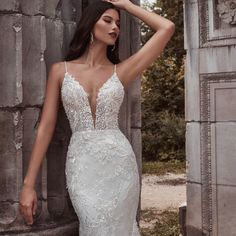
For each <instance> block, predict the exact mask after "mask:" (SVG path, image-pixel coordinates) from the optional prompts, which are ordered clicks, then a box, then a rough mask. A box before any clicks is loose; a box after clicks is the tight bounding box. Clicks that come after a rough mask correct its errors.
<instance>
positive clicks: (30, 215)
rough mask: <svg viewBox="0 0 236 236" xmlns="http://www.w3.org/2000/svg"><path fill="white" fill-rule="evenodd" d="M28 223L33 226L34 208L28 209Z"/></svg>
mask: <svg viewBox="0 0 236 236" xmlns="http://www.w3.org/2000/svg"><path fill="white" fill-rule="evenodd" d="M26 221H27V223H28V224H33V216H32V206H30V207H27V208H26Z"/></svg>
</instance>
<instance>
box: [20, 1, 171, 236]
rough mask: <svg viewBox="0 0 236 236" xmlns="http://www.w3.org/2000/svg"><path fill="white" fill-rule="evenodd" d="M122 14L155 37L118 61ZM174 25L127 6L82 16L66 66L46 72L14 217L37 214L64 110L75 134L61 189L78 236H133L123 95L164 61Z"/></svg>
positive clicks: (100, 6) (113, 4)
mask: <svg viewBox="0 0 236 236" xmlns="http://www.w3.org/2000/svg"><path fill="white" fill-rule="evenodd" d="M119 9H123V10H126V11H127V12H128V13H130V14H132V15H134V16H136V17H138V18H139V19H141V20H142V21H144V22H145V23H146V24H147V25H149V26H150V27H152V28H153V29H154V30H155V31H156V33H155V34H154V35H153V36H152V37H151V38H150V39H149V41H148V42H147V43H146V44H145V45H144V46H143V47H142V48H141V49H140V50H139V51H138V52H136V53H135V54H133V55H132V56H130V57H129V58H128V59H125V60H124V61H122V62H120V61H119V58H118V43H119V42H118V38H119V34H120V28H119V24H120V23H119V22H120V13H119ZM174 30H175V27H174V23H172V22H171V21H169V20H167V19H165V18H163V17H161V16H159V15H157V14H155V13H152V12H148V11H146V10H144V9H142V8H141V7H139V6H136V5H134V4H133V3H132V2H130V1H129V0H107V1H99V2H95V3H93V4H91V5H90V6H89V7H88V8H87V9H86V10H85V11H84V13H83V15H82V17H81V20H80V22H79V23H78V27H77V29H76V32H75V35H74V37H73V39H72V41H71V44H70V49H69V53H68V55H67V57H66V61H67V62H66V61H65V62H59V63H55V64H53V65H52V67H51V68H50V72H49V76H48V82H47V88H46V96H45V101H44V105H43V110H42V117H41V120H40V124H39V127H38V130H37V135H36V138H35V141H34V145H33V150H32V154H31V158H30V163H29V167H28V171H27V174H26V176H25V179H24V184H23V187H22V191H21V193H20V206H19V210H20V212H21V214H22V215H23V217H24V218H25V220H26V222H27V223H28V224H32V223H33V217H32V215H33V214H35V212H36V208H37V196H36V192H35V190H34V185H35V179H36V177H37V173H38V170H39V168H40V165H41V162H42V159H43V156H44V154H45V153H46V150H47V148H48V145H49V143H50V140H51V137H52V135H53V131H54V128H55V124H56V120H57V112H58V104H59V99H60V95H61V99H62V103H63V106H64V108H65V111H66V114H67V117H68V119H69V122H70V126H71V129H72V137H71V139H70V144H69V147H68V153H67V160H66V169H65V172H66V184H67V188H68V192H69V195H70V198H71V201H72V204H73V207H74V209H75V212H76V213H77V215H78V218H79V221H80V236H83V235H84V236H85V235H86V236H88V235H91V236H96V235H97V236H120V235H122V236H138V235H140V233H139V229H138V226H137V222H136V211H137V207H138V201H139V191H140V185H139V175H138V169H137V164H136V159H135V155H134V152H133V149H132V147H131V145H130V143H129V142H128V140H127V138H126V137H125V136H124V135H123V133H122V132H121V131H120V129H119V127H118V112H119V109H120V106H121V103H122V101H123V97H124V90H125V89H127V87H128V86H129V85H130V83H131V82H132V81H133V80H135V79H136V78H137V77H138V76H139V75H141V73H142V72H143V71H144V70H145V69H146V68H147V67H148V66H149V65H150V64H151V63H152V62H153V61H154V60H155V59H156V58H157V57H158V56H159V55H160V54H161V52H162V51H163V49H164V47H165V45H166V44H167V42H168V41H169V40H170V38H171V36H172V35H173V33H174Z"/></svg>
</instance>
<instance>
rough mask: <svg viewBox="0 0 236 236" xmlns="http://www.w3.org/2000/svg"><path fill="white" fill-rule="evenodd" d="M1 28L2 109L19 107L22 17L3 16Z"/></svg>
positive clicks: (0, 98)
mask: <svg viewBox="0 0 236 236" xmlns="http://www.w3.org/2000/svg"><path fill="white" fill-rule="evenodd" d="M0 28H1V30H2V32H4V34H3V35H4V38H3V39H2V40H0V52H1V53H0V64H1V67H0V107H8V106H10V107H11V106H15V105H19V104H20V103H21V102H22V69H21V63H22V17H21V15H20V14H16V15H1V16H0Z"/></svg>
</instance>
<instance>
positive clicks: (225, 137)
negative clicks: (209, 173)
mask: <svg viewBox="0 0 236 236" xmlns="http://www.w3.org/2000/svg"><path fill="white" fill-rule="evenodd" d="M212 126H213V127H212V130H213V129H214V128H215V130H214V132H212V142H213V143H212V149H213V152H212V154H213V155H214V156H213V155H212V158H213V159H215V160H214V164H215V168H216V170H215V171H216V178H215V179H213V180H212V181H213V183H214V184H220V185H231V186H236V172H235V166H236V158H235V153H236V145H235V137H236V123H235V122H217V123H216V124H214V125H212ZM214 149H215V150H214Z"/></svg>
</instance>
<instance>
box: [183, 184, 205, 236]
mask: <svg viewBox="0 0 236 236" xmlns="http://www.w3.org/2000/svg"><path fill="white" fill-rule="evenodd" d="M201 201H202V198H201V185H200V184H195V183H187V219H186V229H187V235H188V236H200V235H203V234H202V205H201Z"/></svg>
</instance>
